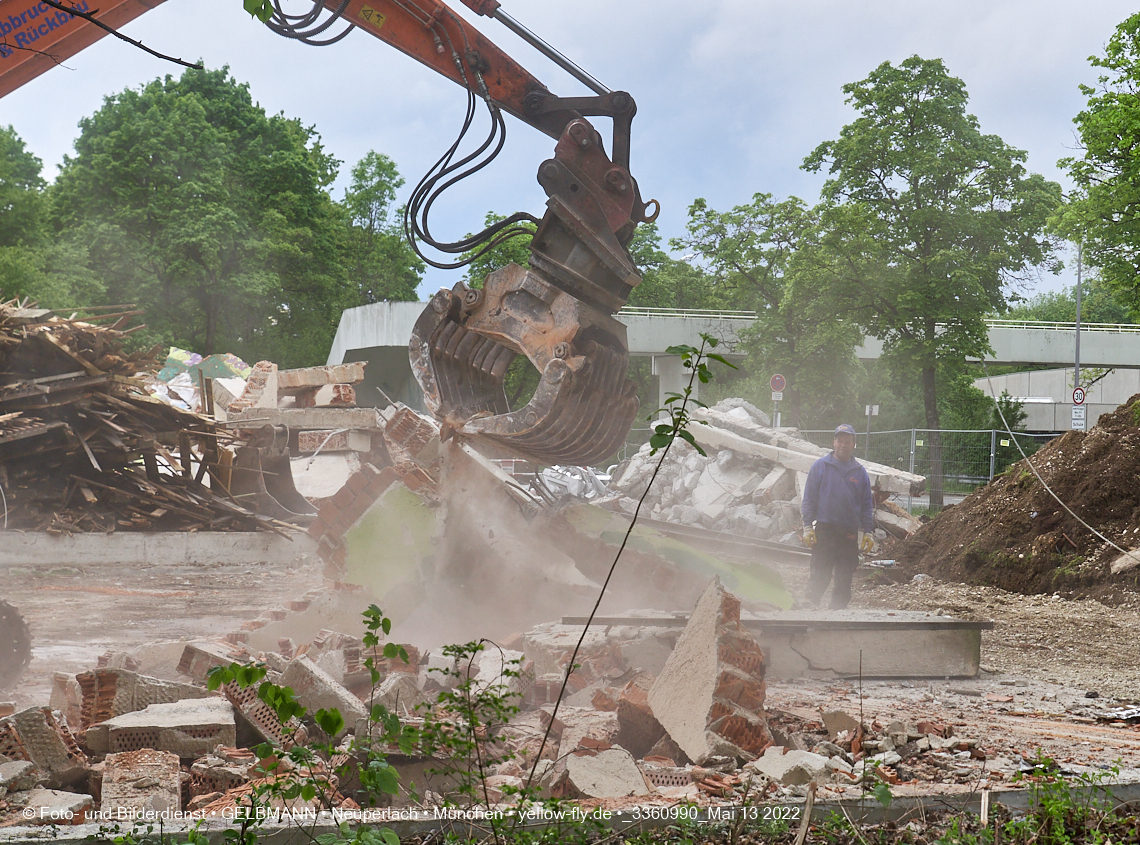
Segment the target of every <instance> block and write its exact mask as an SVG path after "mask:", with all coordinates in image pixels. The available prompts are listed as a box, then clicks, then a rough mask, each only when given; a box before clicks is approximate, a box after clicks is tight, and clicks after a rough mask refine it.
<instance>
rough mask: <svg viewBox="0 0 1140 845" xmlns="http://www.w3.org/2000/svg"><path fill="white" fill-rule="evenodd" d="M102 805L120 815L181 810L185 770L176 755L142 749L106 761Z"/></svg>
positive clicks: (131, 816) (103, 808) (142, 815)
mask: <svg viewBox="0 0 1140 845" xmlns="http://www.w3.org/2000/svg"><path fill="white" fill-rule="evenodd" d="M104 764H105V765H104V768H103V785H102V788H101V791H100V808H101V809H102V810H104V811H111V812H112V813H115V814H116V816H117V817H119V818H122V817H123V816H124V815H125V816H126V817H127V818H140V817H144V814H147V813H161V812H163V811H178V810H181V809H182V770H181V768H180V766H179V760H178V755H177V754H171V753H170V752H169V751H156V750H154V749H153V748H140V749H139V750H137V751H124V752H120V753H118V754H108V755H107V759H106V760H104Z"/></svg>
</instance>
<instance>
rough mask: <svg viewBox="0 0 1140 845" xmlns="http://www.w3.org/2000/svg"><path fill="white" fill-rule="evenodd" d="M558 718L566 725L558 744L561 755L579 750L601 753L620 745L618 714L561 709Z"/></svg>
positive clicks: (572, 708)
mask: <svg viewBox="0 0 1140 845" xmlns="http://www.w3.org/2000/svg"><path fill="white" fill-rule="evenodd" d="M558 718H559V720H560V721H561V722H562V724H563V725H565V727H564V728H563V729H562V739H561V741H560V742H559V743H558V753H559V754H560V755H566V754H570V753H572V752H574V751H576V750H577V749H579V748H586V749H591V750H594V751H599V750H604V749H606V748H609V747H610V746H613V745H618V744H619V743H618V741H617V738H618V734H619V733H620V731H621V724H620V723H619V722H618V715H617V713H613V712H606V711H601V712H598V711H596V710H586V709H584V708H581V707H561V708H559V710H558ZM627 750H628V749H627Z"/></svg>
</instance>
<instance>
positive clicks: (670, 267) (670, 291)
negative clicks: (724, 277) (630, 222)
mask: <svg viewBox="0 0 1140 845" xmlns="http://www.w3.org/2000/svg"><path fill="white" fill-rule="evenodd" d="M628 249H629V254H630V257H631V258H633V263H634V264H636V265H637V268H638V269H639V270H640V271H641V284H639V285H638V286H637V287H635V288H634V289H633V292H632V293H631V294H630V295H629V305H632V306H634V307H639V308H697V309H701V308H716V307H717V302H716V298H715V293H714V291H713V287H712V279H711V277H710V276H709V275H708V274H707V273H706V272H705V271H704V270H703V269H701V267H699V266H698V265H696V264H693V263H692V262H691V260H686V259H676V258H673V257H672V256H670V255H669V254H668V253H667V252H665V251H664V250H663V249H661V232H660V231H659V230H658V228H657V224H656V223H642V224H641V225H640V226H638V227H637V230H636V231H635V232H634V233H633V239H632V240H631V241H630V242H629V247H628ZM695 257H696V255H695V253H694V254H693V255H691V256H687V257H686V258H695Z"/></svg>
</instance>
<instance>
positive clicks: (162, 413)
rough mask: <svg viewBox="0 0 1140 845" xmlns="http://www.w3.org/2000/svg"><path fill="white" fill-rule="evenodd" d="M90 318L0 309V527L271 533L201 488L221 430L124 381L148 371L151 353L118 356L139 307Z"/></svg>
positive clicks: (13, 306)
mask: <svg viewBox="0 0 1140 845" xmlns="http://www.w3.org/2000/svg"><path fill="white" fill-rule="evenodd" d="M92 312H93V313H94V314H95V316H87V317H84V318H83V319H76V318H75V316H74V315H72V316H71V317H66V318H65V317H61V316H58V315H56V314H54V313H53V312H51V311H48V310H45V309H40V308H35V307H32V306H30V305H29V304H28V303H26V302H18V301H15V300H13V301H9V302H5V303H2V304H0V480H2V483H3V490H4V493H5V500H4V522H5V527H6V528H9V529H20V530H33V531H46V532H48V533H52V534H60V533H75V532H85V531H100V532H110V531H117V530H127V531H131V530H148V531H149V530H187V529H199V528H205V529H210V530H217V531H222V530H225V531H235V530H236V531H251V530H256V529H269V530H280V526H279V525H277V524H276V523H275V522H274V521H273V520H270V519H267V518H266V517H265V516H263V515H259V514H257V513H256V512H254V511H253V510H252V509H250V508H248V507H245V506H243V504H241V503H239V502H238V501H236V500H234V499H233V498H232V497H229V496H227V495H224V494H223V495H218V493H217V492H216V490H211V489H210V487H208V486H207V483H208V482H209V480H210V479H213V478H215V477H216V476H215V473H216V472H217V470H218V468H219V467H220V465H221V458H220V455H221V453H222V452H224V451H226V450H225V449H224V446H223V445H222V444H223V443H224V442H225V441H226V440H227V439H228V438H229V435H227V434H226V433H225V432H224V431H223V430H219V429H218V427H217V426H216V425H215V424H214V422H213V420H210V419H208V418H206V417H202V416H199V415H196V414H192V413H188V412H185V411H182V410H180V409H178V408H176V407H174V406H172V405H170V404H167V403H165V402H161V401H158V400H156V399H154V398H153V397H151V396H150V395H149V394H148V392H147V391H146V390H145V388H144V387H143V384H142V382H141V381H140V380H139V379H136V378H135V377H134V376H135V375H136V374H139V373H140V372H142V373H145V372H147V371H148V369H153V368H154V366H155V364H156V361H155V360H154V355H155V353H156V352H157V349H151V350H141V351H138V352H134V353H131V354H128V353H127V352H125V351H124V349H123V343H124V340H125V338H126V337H127V336H128V335H129V334H130V333H131V332H132V331H134V330H135V329H137V328H141V326H136V327H135V329H129V328H126V324H127V323H128V322H129V321H130V319H131V317H132V316H134V315H135V314H137V313H139V312H137V311H130V310H127V311H114V312H112V313H102V314H100V313H98V312H99V309H92ZM105 323H109V325H103V324H105ZM195 464H196V466H195ZM207 475H208V476H209V477H210V478H207Z"/></svg>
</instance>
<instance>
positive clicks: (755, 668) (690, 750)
mask: <svg viewBox="0 0 1140 845" xmlns="http://www.w3.org/2000/svg"><path fill="white" fill-rule="evenodd" d="M764 668H765V667H764V652H763V651H762V650H761V648H760V646H759V645H758V644H757V643H756V641H755V640H754V639H752V636H751V635H750V634H749V633H748V632H747V631H746V630H745V629H744V628H743V626H741V624H740V602H739V600H738V599H737V598H736V597H735V596H733V595H731V594H730V593H728V592H726V591H725V589H724V587H723V586H721V583H720V579H718V578H714V579H713V581H712V583H710V584H709V586H708V588H707V589H706V590H705V594H704V595H703V596H701V598H700V600H699V601H698V602H697V606H696V607H695V608H694V610H693V614H692V616H691V617H690V618H689V622H688V624H687V625H686V626H685V630H684V631H683V632H682V634H681V637H680V639H679V640H678V641H677V646H676V648H674V649H673V653H672V654H671V655H670V656H669V660H668V662H667V663H666V664H665V668H664V669H663V670H662V672H661V675H660V676H659V677H658V678H657V680H656V681H655V682H654V684H653V687H652V688H651V689H650V690H649V696H648V699H649V705H650V707H651V708H652V711H653V715H654V716H655V717H656V718H657V720H658V721H659V722H660V723H661V725H662V726H663V727H664V728H665V730H666V731H667V732H668V733H669V736H671V737H672V738H673V741H674V742H676V743H677V745H678V746H680V748H681V750H683V751H684V752H685V753H686V754H687V755H688V756H689V758H690V759H692V760H693V761H695V762H696V763H698V764H700V763H703V762H704V761H706V760H707V759H708V758H710V757H712V756H718V755H728V756H734V757H738V758H739V757H748V756H753V755H756V754H759V753H760V752H761V751H763V750H764V748H766V747H767V746H768V745H769V744H770V742H771V739H770V736H769V733H768V727H767V721H766V719H765V717H764V709H763V708H764V695H765V687H764Z"/></svg>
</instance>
